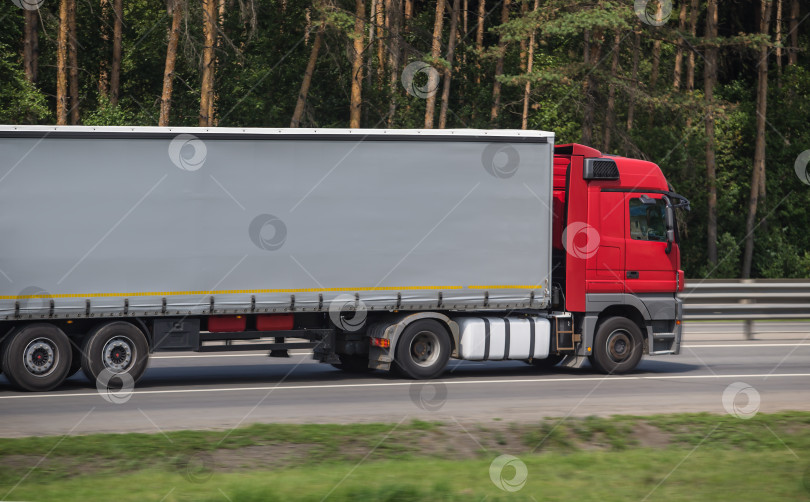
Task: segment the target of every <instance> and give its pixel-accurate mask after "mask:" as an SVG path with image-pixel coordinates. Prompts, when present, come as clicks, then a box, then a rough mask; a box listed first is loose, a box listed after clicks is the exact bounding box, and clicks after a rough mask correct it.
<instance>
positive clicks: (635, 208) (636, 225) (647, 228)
mask: <svg viewBox="0 0 810 502" xmlns="http://www.w3.org/2000/svg"><path fill="white" fill-rule="evenodd" d="M665 204H666V203H665V202H664V201H663V200H661V199H657V200H656V201H655V204H654V205H653V204H644V203H642V202H641V199H639V198H638V197H634V198H632V199H630V237H631V238H633V239H635V240H639V241H656V242H666V240H667V229H666V223H665V221H666V220H665V217H666V205H665Z"/></svg>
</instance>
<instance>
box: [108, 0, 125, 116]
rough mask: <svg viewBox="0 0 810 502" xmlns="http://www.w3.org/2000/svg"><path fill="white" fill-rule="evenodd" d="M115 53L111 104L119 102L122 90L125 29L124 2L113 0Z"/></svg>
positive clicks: (113, 57)
mask: <svg viewBox="0 0 810 502" xmlns="http://www.w3.org/2000/svg"><path fill="white" fill-rule="evenodd" d="M113 17H114V19H113V55H112V66H111V68H110V104H112V105H113V106H115V105H117V104H118V97H119V94H120V92H121V89H120V87H121V86H120V82H121V37H122V36H123V31H124V25H123V23H124V2H123V0H113Z"/></svg>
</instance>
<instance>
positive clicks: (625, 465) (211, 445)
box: [0, 412, 810, 502]
mask: <svg viewBox="0 0 810 502" xmlns="http://www.w3.org/2000/svg"><path fill="white" fill-rule="evenodd" d="M501 454H511V455H515V456H517V457H518V458H519V459H520V461H522V462H524V463H525V465H526V468H527V472H528V477H527V479H526V483H525V486H524V487H523V488H522V489H520V490H518V491H515V492H513V493H512V492H507V491H503V490H502V489H500V488H498V487H497V486H496V485H495V483H494V482H493V481H492V480H491V479H490V465H491V463H492V461H493V459H495V458H496V457H498V456H499V455H501ZM515 473H516V471H515V469H514V467H512V466H509V465H508V466H507V467H506V468H504V470H503V471H502V472H501V477H500V478H499V477H498V476H497V475H496V480H498V479H504V480H506V481H507V482H508V481H510V480H511V479H512V478H513V477H514V476H515ZM496 474H497V473H496ZM484 497H486V500H487V501H492V500H513V501H528V500H566V501H568V500H571V499H572V498H573V499H577V500H580V499H588V500H591V499H593V500H605V501H612V500H627V499H635V500H643V499H645V497H647V498H646V500H735V501H745V500H752V501H754V500H756V501H759V500H808V501H810V413H805V412H785V413H778V414H767V415H766V414H758V415H756V416H755V417H753V418H751V419H749V420H742V419H739V418H736V417H731V416H718V415H711V414H678V415H655V416H648V417H629V416H616V417H610V418H599V417H588V418H576V419H559V418H547V419H544V420H543V421H542V422H540V423H536V424H524V423H509V422H508V421H490V422H487V423H471V424H466V425H464V426H461V425H460V424H457V423H451V422H448V423H438V422H422V421H416V422H410V423H403V424H400V425H395V424H351V425H286V424H256V425H252V426H249V427H244V428H240V429H234V430H232V431H177V432H167V433H166V434H165V435H162V434H104V435H89V436H71V437H28V438H17V439H0V500H6V499H8V500H54V499H58V500H60V501H71V500H77V501H78V500H110V499H113V498H114V499H117V500H122V501H126V500H133V501H134V500H139V501H140V500H165V501H167V502H168V501H180V500H211V501H214V500H222V501H228V500H230V501H233V502H237V501H254V500H255V501H259V500H262V501H274V500H278V501H287V500H289V501H318V500H323V499H324V498H326V499H327V500H337V501H342V500H347V501H348V500H384V501H434V500H435V501H457V500H458V501H467V500H481V499H483V498H484Z"/></svg>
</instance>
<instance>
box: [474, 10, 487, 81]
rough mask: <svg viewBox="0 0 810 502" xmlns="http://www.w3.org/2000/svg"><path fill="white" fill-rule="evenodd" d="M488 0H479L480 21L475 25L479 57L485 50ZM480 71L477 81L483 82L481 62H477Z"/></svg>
mask: <svg viewBox="0 0 810 502" xmlns="http://www.w3.org/2000/svg"><path fill="white" fill-rule="evenodd" d="M486 14H487V10H486V0H478V23H477V24H476V27H475V51H476V52H477V53H478V57H479V58H480V57H481V52H483V50H484V18H485V17H486ZM476 66H477V68H478V71H477V72H475V83H476V84H480V83H481V64H480V63H476Z"/></svg>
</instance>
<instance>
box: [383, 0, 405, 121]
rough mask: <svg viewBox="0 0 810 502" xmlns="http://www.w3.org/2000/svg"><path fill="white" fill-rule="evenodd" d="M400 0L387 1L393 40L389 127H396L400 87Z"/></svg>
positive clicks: (390, 52)
mask: <svg viewBox="0 0 810 502" xmlns="http://www.w3.org/2000/svg"><path fill="white" fill-rule="evenodd" d="M401 5H402V4H401V3H400V0H387V1H386V5H385V9H386V10H385V13H386V25H387V26H388V35H389V38H390V40H391V42H390V44H389V47H390V50H389V54H388V57H389V59H388V67H389V71H390V72H391V73H390V77H389V78H390V92H391V102H390V103H389V104H388V127H394V118H395V116H396V111H397V102H396V96H397V94H398V91H399V90H400V87H399V58H400V54H401V50H400V48H401V43H400V28H401V27H402V19H401V17H400V8H401Z"/></svg>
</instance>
